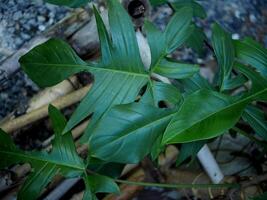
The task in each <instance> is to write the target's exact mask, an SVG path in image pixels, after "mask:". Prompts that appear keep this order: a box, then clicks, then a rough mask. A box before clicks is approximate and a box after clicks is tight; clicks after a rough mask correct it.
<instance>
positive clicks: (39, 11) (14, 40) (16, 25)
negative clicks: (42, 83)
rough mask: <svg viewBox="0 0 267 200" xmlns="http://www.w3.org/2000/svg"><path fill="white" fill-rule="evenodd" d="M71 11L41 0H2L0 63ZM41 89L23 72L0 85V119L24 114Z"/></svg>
mask: <svg viewBox="0 0 267 200" xmlns="http://www.w3.org/2000/svg"><path fill="white" fill-rule="evenodd" d="M69 11H70V9H68V8H66V7H60V6H54V5H51V4H47V3H44V2H43V1H41V0H1V1H0V62H1V61H2V60H4V59H5V58H6V57H7V56H8V55H9V54H11V53H12V52H15V51H16V50H17V49H19V48H20V47H21V46H22V45H23V44H24V43H25V42H27V41H29V40H30V39H31V38H33V37H34V36H36V35H38V34H41V33H42V31H45V30H47V28H49V27H51V25H53V24H55V23H56V22H58V21H59V20H60V19H62V18H64V17H65V16H66V15H67V13H68V12H69ZM3 52H4V53H3ZM37 91H38V87H37V86H36V85H35V84H34V83H33V82H32V81H30V79H29V78H28V77H27V75H25V74H24V73H23V72H22V71H19V72H18V73H17V74H16V75H14V76H13V77H12V78H10V80H8V82H7V83H6V84H5V86H3V85H2V86H0V120H1V118H3V117H5V116H6V115H7V114H8V113H10V112H12V111H15V115H21V114H23V113H24V112H25V110H26V106H25V105H27V102H28V99H29V98H30V97H32V95H33V94H34V93H36V92H37Z"/></svg>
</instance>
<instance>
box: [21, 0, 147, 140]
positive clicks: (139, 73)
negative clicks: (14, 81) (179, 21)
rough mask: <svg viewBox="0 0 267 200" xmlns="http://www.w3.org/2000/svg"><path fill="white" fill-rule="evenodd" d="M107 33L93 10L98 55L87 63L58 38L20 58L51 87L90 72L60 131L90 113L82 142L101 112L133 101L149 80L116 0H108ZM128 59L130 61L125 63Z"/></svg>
mask: <svg viewBox="0 0 267 200" xmlns="http://www.w3.org/2000/svg"><path fill="white" fill-rule="evenodd" d="M108 6H109V24H110V35H111V37H112V38H110V35H109V34H108V32H107V30H106V28H105V26H104V23H103V21H102V19H101V17H100V16H99V14H98V12H97V11H96V9H94V10H95V16H96V21H97V27H98V31H99V39H100V44H101V52H102V58H101V60H100V61H99V62H95V63H90V64H87V63H85V62H84V61H82V60H81V59H80V58H79V57H78V56H77V55H76V54H75V53H74V51H73V50H72V49H71V48H70V47H69V46H68V45H67V44H65V43H64V42H62V41H60V40H50V41H48V42H47V43H44V44H42V45H40V46H38V47H36V48H34V49H33V50H31V51H30V52H29V53H27V54H26V55H25V56H23V57H22V58H21V59H20V63H21V64H22V66H23V68H24V70H25V71H26V73H27V74H28V75H29V76H30V77H31V78H32V79H33V80H34V81H35V82H36V83H38V84H39V85H41V86H51V85H54V84H56V83H58V82H60V81H62V80H63V79H65V78H67V77H68V76H70V75H71V74H74V73H77V72H79V71H82V70H86V71H89V72H91V73H93V75H94V78H95V82H94V84H93V86H92V88H91V90H90V91H89V93H88V94H87V95H86V96H85V97H84V99H83V100H82V102H81V103H80V105H79V106H78V108H77V109H76V111H75V112H74V113H73V115H72V116H71V118H70V120H69V121H68V123H67V125H66V127H65V129H64V133H66V132H68V131H69V130H71V129H72V128H73V127H74V126H76V125H77V124H79V123H80V122H81V121H82V120H83V119H85V118H86V117H88V116H89V115H90V114H92V113H93V118H92V121H91V123H90V124H89V126H88V128H87V129H86V133H85V135H84V136H83V142H88V140H89V138H90V135H91V132H92V131H91V130H92V129H93V128H94V125H95V124H96V122H97V121H98V120H99V119H100V118H101V116H102V115H103V113H104V112H106V111H107V110H108V109H110V108H111V107H112V106H113V105H116V104H125V103H130V102H133V101H134V100H135V99H136V97H137V95H138V93H139V91H140V89H141V88H142V87H143V86H144V85H145V84H146V83H147V82H148V81H149V80H150V77H149V73H148V72H146V71H145V69H144V66H143V64H142V61H141V58H140V54H139V49H138V45H137V41H136V37H135V31H134V28H133V25H132V22H131V19H130V17H129V16H128V14H127V12H126V11H125V9H124V8H123V7H122V5H121V4H120V3H119V2H118V1H117V0H110V1H108ZM129 61H131V62H129Z"/></svg>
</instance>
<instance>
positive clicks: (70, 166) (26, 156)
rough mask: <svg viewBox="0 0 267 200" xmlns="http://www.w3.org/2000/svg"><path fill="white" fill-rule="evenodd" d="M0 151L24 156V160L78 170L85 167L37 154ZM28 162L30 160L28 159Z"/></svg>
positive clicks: (10, 154)
mask: <svg viewBox="0 0 267 200" xmlns="http://www.w3.org/2000/svg"><path fill="white" fill-rule="evenodd" d="M0 153H2V154H7V155H9V156H18V157H21V158H22V159H23V158H25V160H35V161H39V162H48V163H51V164H55V165H57V166H63V167H69V168H73V169H76V170H79V171H84V170H85V167H78V166H77V165H70V164H66V163H64V164H63V162H56V161H54V160H48V159H41V158H38V157H37V156H32V155H29V154H24V153H20V152H9V151H3V150H0ZM47 155H49V154H47ZM23 161H24V159H23ZM28 162H30V161H28Z"/></svg>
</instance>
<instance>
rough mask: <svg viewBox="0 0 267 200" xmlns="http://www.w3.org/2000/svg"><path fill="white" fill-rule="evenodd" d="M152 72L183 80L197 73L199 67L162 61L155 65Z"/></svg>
mask: <svg viewBox="0 0 267 200" xmlns="http://www.w3.org/2000/svg"><path fill="white" fill-rule="evenodd" d="M154 72H155V73H157V74H160V75H162V76H166V77H168V78H173V79H185V78H189V77H191V76H193V75H194V74H195V73H197V72H199V67H198V66H197V65H194V64H184V63H177V62H172V61H171V60H167V59H163V60H161V62H160V63H159V64H158V65H156V67H155V68H154Z"/></svg>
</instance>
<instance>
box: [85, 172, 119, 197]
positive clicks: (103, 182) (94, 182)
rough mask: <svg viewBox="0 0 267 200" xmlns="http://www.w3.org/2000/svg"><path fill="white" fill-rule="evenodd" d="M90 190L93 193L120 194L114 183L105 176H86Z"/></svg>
mask: <svg viewBox="0 0 267 200" xmlns="http://www.w3.org/2000/svg"><path fill="white" fill-rule="evenodd" d="M87 179H88V182H89V185H90V189H91V190H92V191H93V192H94V193H100V192H102V193H115V194H119V193H120V188H119V187H118V185H117V184H116V183H115V181H114V180H113V179H111V178H109V177H107V176H102V175H98V174H93V175H88V176H87Z"/></svg>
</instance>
